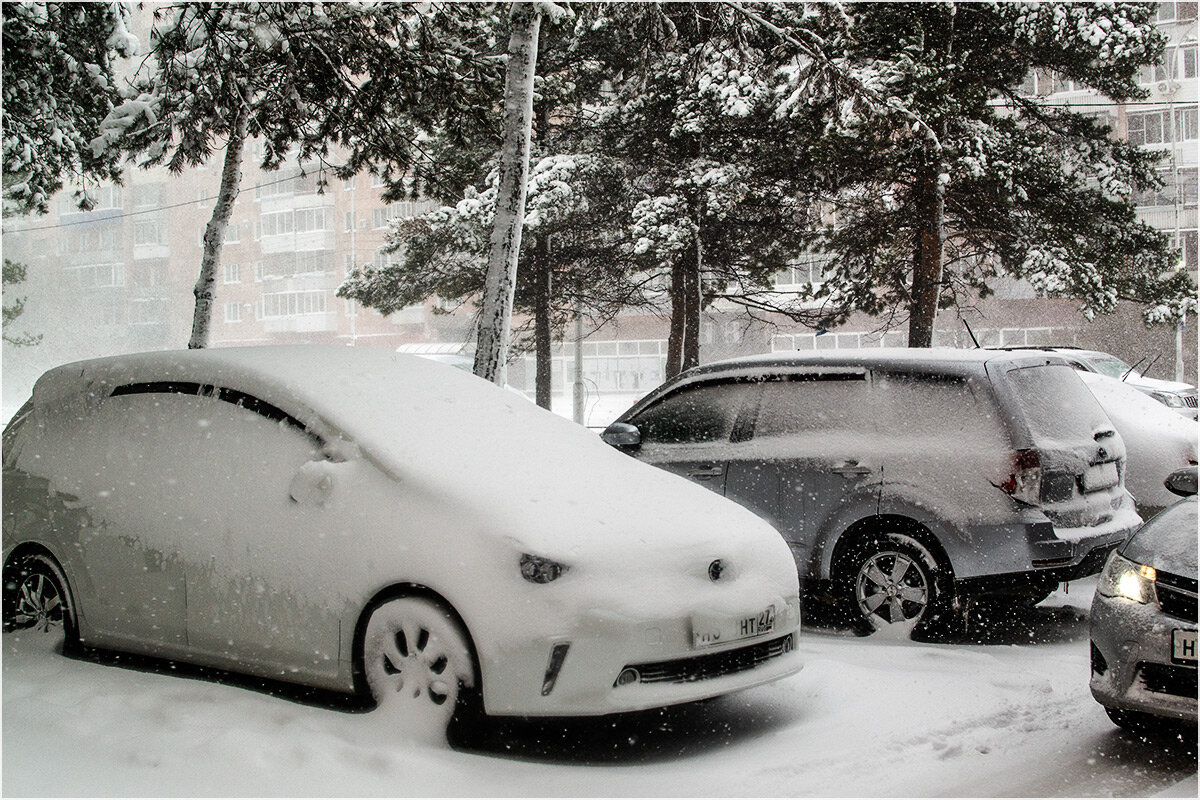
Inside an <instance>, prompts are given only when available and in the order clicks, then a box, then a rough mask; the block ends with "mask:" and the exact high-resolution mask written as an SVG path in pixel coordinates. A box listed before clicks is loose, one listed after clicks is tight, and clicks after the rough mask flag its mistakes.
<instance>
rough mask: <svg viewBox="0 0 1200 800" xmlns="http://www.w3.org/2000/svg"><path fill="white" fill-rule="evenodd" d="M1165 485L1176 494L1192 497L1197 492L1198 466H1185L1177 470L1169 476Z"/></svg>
mask: <svg viewBox="0 0 1200 800" xmlns="http://www.w3.org/2000/svg"><path fill="white" fill-rule="evenodd" d="M1163 485H1164V486H1166V487H1167V489H1168V490H1169V491H1171V492H1172V493H1174V494H1177V495H1180V496H1182V497H1191V496H1192V495H1194V494H1196V468H1195V467H1183V468H1182V469H1177V470H1175V471H1174V472H1172V473H1171V474H1170V475H1168V476H1167V479H1166V480H1165V481H1163Z"/></svg>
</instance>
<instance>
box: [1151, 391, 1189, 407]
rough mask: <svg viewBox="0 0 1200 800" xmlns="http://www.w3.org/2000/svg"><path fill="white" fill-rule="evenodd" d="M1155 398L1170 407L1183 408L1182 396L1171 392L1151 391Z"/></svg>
mask: <svg viewBox="0 0 1200 800" xmlns="http://www.w3.org/2000/svg"><path fill="white" fill-rule="evenodd" d="M1150 396H1151V397H1153V398H1154V399H1155V400H1157V401H1158V402H1160V403H1163V404H1164V405H1168V406H1170V407H1171V408H1183V398H1182V397H1180V396H1179V395H1177V394H1172V393H1171V392H1153V393H1151V395H1150Z"/></svg>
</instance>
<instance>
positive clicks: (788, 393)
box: [754, 372, 875, 439]
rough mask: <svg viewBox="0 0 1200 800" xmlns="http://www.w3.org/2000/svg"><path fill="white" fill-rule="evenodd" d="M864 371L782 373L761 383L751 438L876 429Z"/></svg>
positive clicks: (868, 385) (863, 431)
mask: <svg viewBox="0 0 1200 800" xmlns="http://www.w3.org/2000/svg"><path fill="white" fill-rule="evenodd" d="M869 388H870V384H869V382H868V381H867V376H866V374H865V373H862V372H858V373H830V374H825V373H821V374H812V375H795V376H783V377H781V378H779V379H778V380H771V381H768V382H767V383H765V384H764V385H763V396H762V405H761V406H760V408H759V412H758V420H757V422H756V423H755V426H754V438H755V439H762V438H769V437H779V436H796V435H800V434H805V433H812V432H827V431H855V432H860V433H866V432H871V431H874V430H875V422H874V418H875V412H874V410H873V408H872V407H871V398H870V396H869V394H868V391H869Z"/></svg>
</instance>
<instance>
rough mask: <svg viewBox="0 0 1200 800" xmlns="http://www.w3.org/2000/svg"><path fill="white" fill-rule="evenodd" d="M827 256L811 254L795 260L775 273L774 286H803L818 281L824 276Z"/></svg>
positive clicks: (827, 261) (827, 262)
mask: <svg viewBox="0 0 1200 800" xmlns="http://www.w3.org/2000/svg"><path fill="white" fill-rule="evenodd" d="M828 264H829V256H826V255H817V254H812V255H808V256H806V257H804V258H803V259H801V260H799V261H797V262H796V263H795V264H793V265H792V266H790V267H788V268H787V269H785V270H781V271H780V272H777V273H775V278H774V281H775V286H776V287H780V286H803V285H806V284H814V283H820V282H821V281H822V280H824V278H825V268H826V267H827V266H828Z"/></svg>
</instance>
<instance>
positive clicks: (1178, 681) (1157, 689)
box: [1090, 594, 1197, 722]
mask: <svg viewBox="0 0 1200 800" xmlns="http://www.w3.org/2000/svg"><path fill="white" fill-rule="evenodd" d="M1177 629H1184V630H1193V631H1194V630H1196V622H1195V620H1192V621H1191V622H1187V621H1184V620H1181V619H1178V618H1176V617H1172V616H1169V615H1167V614H1164V613H1162V611H1160V610H1159V608H1158V606H1157V605H1156V604H1155V603H1153V602H1151V603H1144V604H1143V603H1137V602H1134V601H1132V600H1126V599H1123V598H1113V597H1104V596H1103V595H1100V594H1097V595H1096V598H1095V600H1094V601H1093V602H1092V620H1091V639H1092V644H1091V647H1092V677H1091V682H1090V687H1091V691H1092V697H1094V698H1095V699H1096V701H1097V702H1099V703H1100V704H1101V705H1103V706H1105V707H1106V708H1115V709H1122V710H1125V711H1138V712H1143V713H1147V714H1153V715H1155V716H1159V717H1166V718H1169V719H1180V720H1188V721H1191V722H1195V721H1196V674H1197V673H1196V667H1195V666H1194V665H1191V666H1189V665H1186V664H1177V663H1172V659H1171V653H1172V632H1173V631H1174V630H1177Z"/></svg>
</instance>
